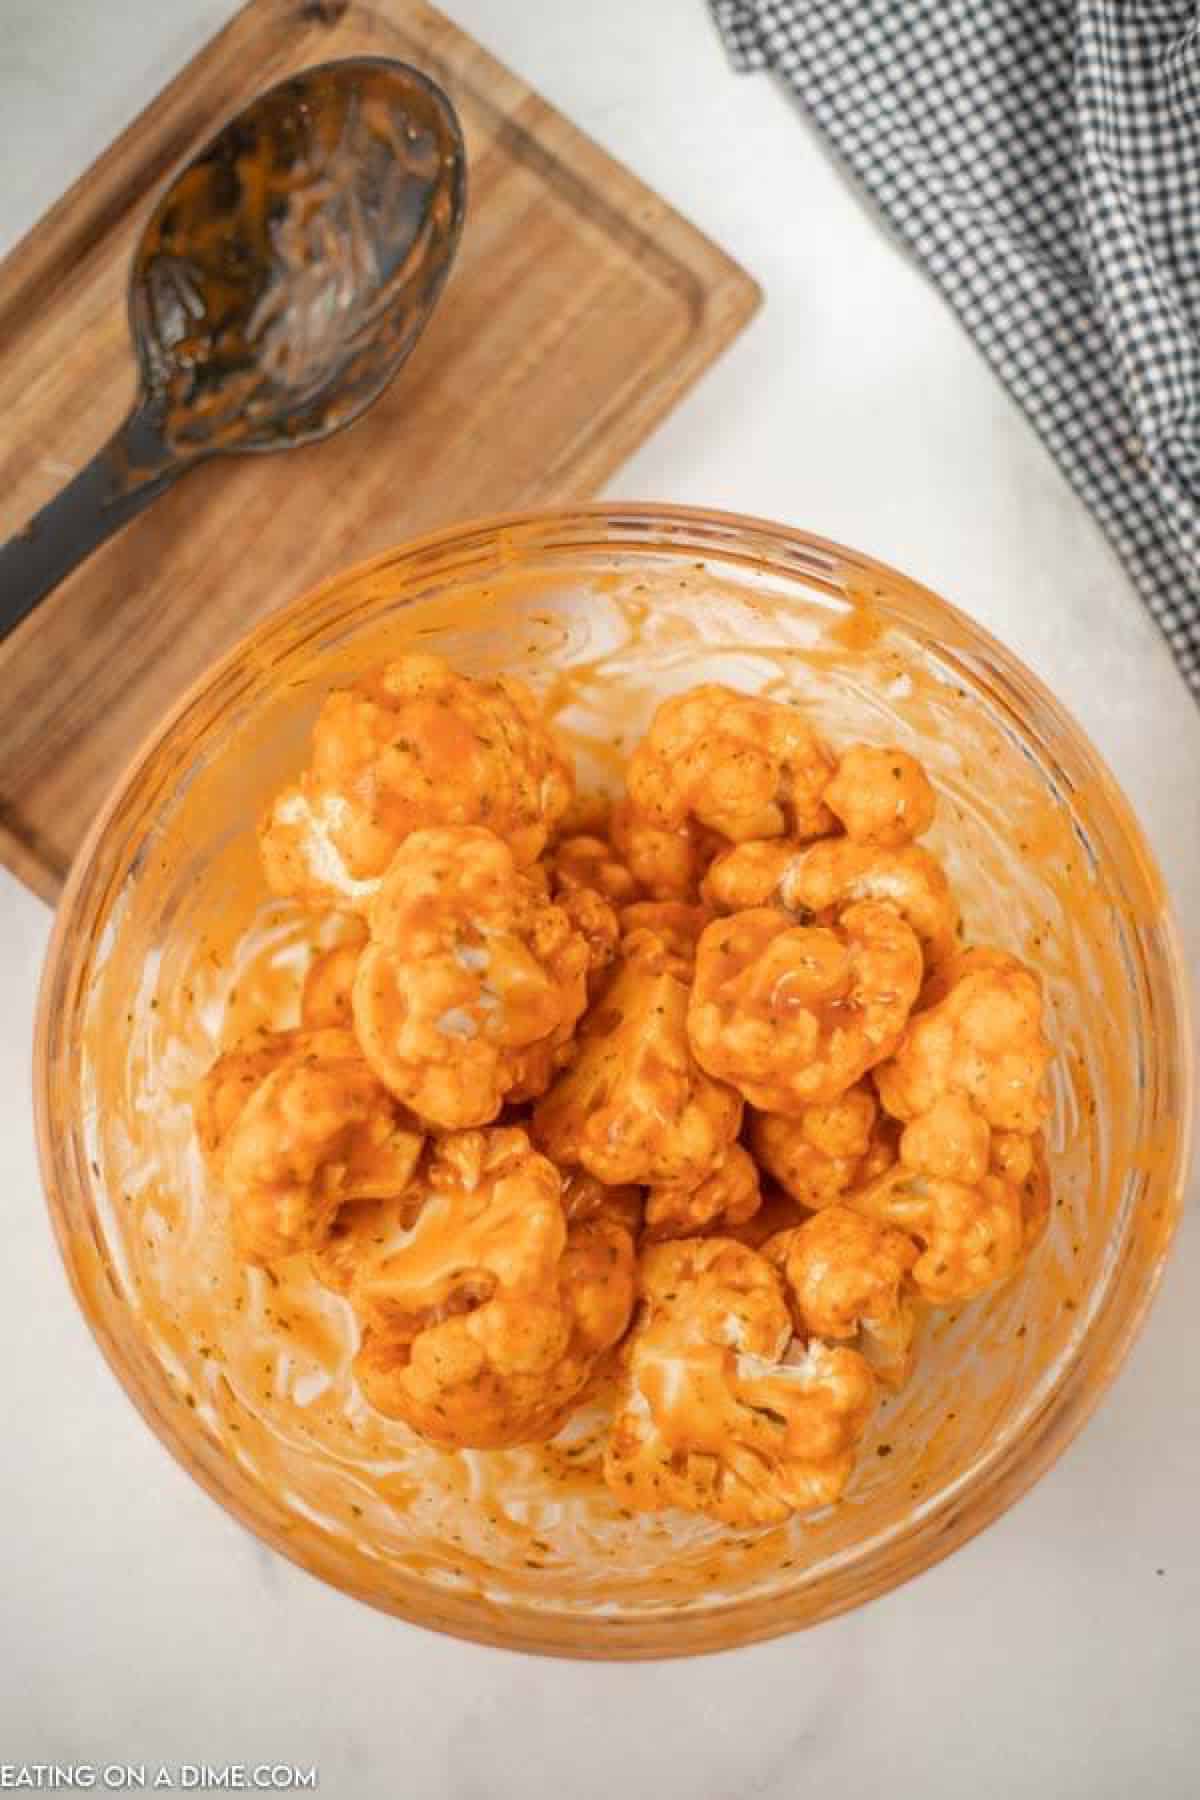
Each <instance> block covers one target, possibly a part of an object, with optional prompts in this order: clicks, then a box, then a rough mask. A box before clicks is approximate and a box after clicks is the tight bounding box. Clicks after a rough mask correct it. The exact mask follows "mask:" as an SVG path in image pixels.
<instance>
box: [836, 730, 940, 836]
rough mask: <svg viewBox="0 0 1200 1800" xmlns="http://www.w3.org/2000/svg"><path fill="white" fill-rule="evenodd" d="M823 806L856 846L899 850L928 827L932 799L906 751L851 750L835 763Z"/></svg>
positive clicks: (922, 773)
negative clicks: (835, 769)
mask: <svg viewBox="0 0 1200 1800" xmlns="http://www.w3.org/2000/svg"><path fill="white" fill-rule="evenodd" d="M824 800H825V804H826V806H827V807H828V808H829V810H830V812H832V813H835V814H836V815H837V817H838V818H839V819H840V820H841V822H842V825H843V827H844V829H845V832H846V836H847V837H848V838H852V839H853V840H854V842H855V843H857V844H880V845H882V846H883V847H884V848H886V849H890V850H895V849H899V847H900V846H901V845H902V844H908V843H911V842H912V840H913V838H918V837H920V836H921V833H922V832H924V831H928V830H929V827H930V826H931V825H932V824H933V815H934V812H935V810H936V808H937V797H936V795H935V794H934V791H933V788H932V787H931V786H930V783H929V777H928V776H927V775H926V773H925V771H924V769H923V768H922V767H921V765H920V763H919V762H918V761H917V759H916V757H915V756H910V755H909V754H908V752H907V751H906V750H878V749H876V748H875V747H874V745H872V744H852V745H851V746H850V748H849V750H846V751H843V753H842V755H841V756H839V757H838V765H837V773H836V774H835V775H834V778H833V780H832V781H830V782H829V783H827V785H826V788H825V793H824Z"/></svg>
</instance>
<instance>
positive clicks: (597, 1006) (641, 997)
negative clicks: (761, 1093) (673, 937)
mask: <svg viewBox="0 0 1200 1800" xmlns="http://www.w3.org/2000/svg"><path fill="white" fill-rule="evenodd" d="M651 935H652V934H651ZM659 954H661V955H662V957H663V960H664V961H666V962H669V958H666V956H665V953H662V952H661V949H660V952H659ZM653 955H654V951H653V945H652V944H651V943H650V942H649V941H647V943H646V945H645V957H644V958H643V957H642V956H640V955H639V956H635V957H633V958H632V959H629V958H622V960H621V961H620V962H619V963H618V964H617V970H616V974H615V975H614V976H613V978H612V980H611V981H610V982H609V984H608V986H607V987H606V988H605V989H604V991H603V992H602V993H601V995H600V997H599V999H598V1000H597V1001H596V1002H595V1003H594V1005H593V1006H592V1008H591V1010H590V1012H589V1013H588V1015H587V1017H586V1018H585V1019H584V1022H583V1025H582V1027H581V1029H580V1032H579V1037H578V1040H577V1044H578V1055H577V1057H576V1060H575V1062H574V1064H573V1066H572V1067H571V1068H570V1069H569V1070H568V1071H567V1072H566V1074H564V1075H560V1076H559V1078H558V1080H557V1082H556V1083H555V1085H554V1086H553V1087H552V1088H551V1090H550V1092H549V1093H548V1094H547V1095H546V1096H545V1098H544V1099H542V1100H540V1101H539V1102H538V1104H537V1106H536V1108H535V1109H534V1115H533V1133H534V1137H535V1139H536V1141H537V1143H538V1144H539V1145H540V1147H541V1148H542V1149H543V1150H545V1152H546V1154H547V1155H548V1156H551V1157H553V1159H554V1161H555V1162H557V1163H563V1164H573V1163H580V1164H582V1165H583V1167H584V1168H585V1169H587V1170H589V1171H590V1172H591V1173H592V1174H593V1175H595V1176H597V1177H598V1178H599V1179H600V1180H601V1181H606V1182H613V1183H621V1182H630V1181H632V1182H654V1183H660V1184H661V1183H664V1182H701V1181H704V1180H705V1179H706V1178H707V1177H708V1176H709V1175H711V1174H712V1173H713V1171H714V1170H715V1169H716V1168H718V1167H719V1165H720V1164H721V1162H722V1161H723V1160H724V1158H725V1156H726V1154H727V1153H728V1150H729V1147H730V1145H731V1144H732V1143H733V1141H734V1139H735V1138H736V1137H737V1134H738V1130H739V1128H740V1126H741V1122H742V1102H741V1099H740V1097H739V1096H738V1095H737V1094H735V1093H734V1092H733V1090H732V1089H731V1088H728V1087H726V1086H724V1085H723V1084H722V1083H721V1082H717V1081H713V1080H712V1079H711V1078H710V1077H709V1076H707V1075H706V1074H705V1073H704V1071H703V1070H702V1069H701V1068H699V1067H698V1065H697V1063H696V1061H695V1059H694V1057H693V1056H692V1053H691V1050H690V1049H689V1047H688V1038H687V1003H688V990H687V987H686V985H685V983H684V982H683V981H682V980H680V979H679V977H678V976H677V975H676V974H675V973H674V972H673V970H672V968H671V967H669V966H660V967H655V966H654V962H653Z"/></svg>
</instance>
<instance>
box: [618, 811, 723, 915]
mask: <svg viewBox="0 0 1200 1800" xmlns="http://www.w3.org/2000/svg"><path fill="white" fill-rule="evenodd" d="M612 841H613V847H614V849H615V850H616V851H617V852H618V853H619V854H620V856H621V858H622V860H623V862H624V864H625V866H626V867H627V868H628V869H629V872H630V874H631V875H632V877H633V879H634V882H635V883H636V885H637V886H638V887H639V888H640V889H641V890H642V891H643V892H644V893H646V894H648V895H649V896H650V898H651V899H652V900H694V899H695V898H696V895H697V893H698V892H699V888H700V882H701V880H702V878H703V876H704V871H705V870H706V869H707V868H708V865H709V864H710V863H711V862H712V860H713V858H714V856H716V855H717V854H718V853H719V852H720V851H722V850H724V849H725V848H726V839H725V838H723V837H720V836H718V834H717V833H716V832H715V831H706V830H705V829H704V828H703V827H702V826H700V825H697V823H696V821H695V820H694V819H688V820H686V821H685V823H684V824H682V825H677V826H666V825H660V824H659V823H658V822H657V821H656V820H654V819H648V818H645V817H643V815H642V814H641V813H639V812H638V811H637V809H636V808H635V807H634V806H633V804H632V803H631V802H630V801H629V800H622V801H621V803H620V805H619V806H617V807H616V808H615V809H614V812H613V816H612Z"/></svg>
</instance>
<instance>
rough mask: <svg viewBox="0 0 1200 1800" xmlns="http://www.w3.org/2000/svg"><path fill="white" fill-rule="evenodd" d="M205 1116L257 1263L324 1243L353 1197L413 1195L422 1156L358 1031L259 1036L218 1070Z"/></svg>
mask: <svg viewBox="0 0 1200 1800" xmlns="http://www.w3.org/2000/svg"><path fill="white" fill-rule="evenodd" d="M196 1116H197V1127H198V1131H199V1135H200V1141H201V1144H202V1145H203V1147H204V1150H205V1152H206V1155H207V1157H208V1160H209V1164H210V1167H211V1168H212V1170H213V1174H214V1177H215V1178H216V1180H217V1181H218V1182H219V1183H220V1185H221V1187H222V1188H223V1189H224V1191H225V1192H226V1194H228V1196H229V1200H230V1205H231V1209H232V1221H233V1232H234V1242H235V1245H236V1248H237V1250H238V1253H239V1254H240V1255H241V1256H243V1257H244V1258H245V1259H246V1260H247V1261H250V1262H268V1261H271V1260H273V1259H274V1258H276V1257H283V1256H290V1255H292V1254H294V1253H295V1252H296V1251H300V1250H308V1249H311V1248H312V1247H313V1246H314V1245H317V1244H320V1243H321V1242H322V1241H323V1240H324V1239H325V1238H326V1237H327V1236H328V1235H329V1231H330V1228H331V1226H332V1225H333V1222H334V1218H335V1216H336V1214H337V1211H338V1209H339V1207H341V1206H342V1205H343V1204H345V1203H346V1202H347V1201H350V1200H362V1199H372V1198H382V1197H390V1196H394V1195H398V1194H401V1193H403V1192H404V1190H405V1189H406V1188H407V1187H408V1185H409V1183H410V1181H411V1180H412V1176H413V1172H414V1170H415V1168H416V1165H417V1160H418V1157H419V1156H420V1153H421V1136H420V1133H419V1131H417V1130H414V1129H413V1127H412V1125H411V1122H410V1121H408V1120H407V1119H405V1117H404V1116H403V1115H402V1113H401V1111H400V1109H399V1108H398V1107H397V1105H396V1103H395V1101H394V1100H393V1099H392V1097H391V1095H390V1094H389V1093H388V1092H387V1090H386V1089H385V1088H384V1087H383V1086H382V1084H381V1083H380V1082H379V1081H378V1080H377V1079H376V1077H375V1076H374V1074H373V1073H372V1072H371V1070H370V1069H369V1068H368V1067H367V1065H366V1063H365V1062H364V1061H363V1057H362V1052H361V1051H360V1049H359V1047H358V1044H357V1043H356V1041H355V1039H354V1036H353V1033H351V1032H348V1031H336V1030H330V1031H289V1032H281V1033H279V1034H278V1035H277V1036H275V1037H274V1038H273V1039H272V1038H269V1037H268V1036H267V1034H265V1033H258V1034H256V1036H255V1038H254V1039H253V1040H252V1041H251V1042H250V1043H249V1045H248V1046H246V1047H241V1048H237V1049H234V1050H233V1051H230V1052H229V1053H227V1054H226V1055H225V1056H222V1057H221V1058H219V1059H218V1061H217V1062H216V1063H215V1064H214V1065H213V1068H212V1069H211V1070H210V1071H209V1073H208V1075H207V1076H206V1078H205V1080H204V1083H203V1085H202V1089H201V1093H200V1096H199V1099H198V1103H197V1109H196Z"/></svg>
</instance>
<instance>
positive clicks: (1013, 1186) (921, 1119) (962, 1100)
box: [847, 1091, 1050, 1302]
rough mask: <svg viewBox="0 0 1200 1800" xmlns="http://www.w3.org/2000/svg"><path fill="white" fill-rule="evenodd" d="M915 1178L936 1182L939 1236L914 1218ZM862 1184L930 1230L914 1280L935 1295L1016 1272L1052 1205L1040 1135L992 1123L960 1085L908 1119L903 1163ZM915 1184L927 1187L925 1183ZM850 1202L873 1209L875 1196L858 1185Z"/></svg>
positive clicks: (932, 1189)
mask: <svg viewBox="0 0 1200 1800" xmlns="http://www.w3.org/2000/svg"><path fill="white" fill-rule="evenodd" d="M914 1181H917V1182H927V1183H928V1195H929V1196H931V1198H929V1199H928V1205H927V1213H928V1220H929V1221H930V1223H929V1231H931V1232H932V1233H933V1234H934V1235H932V1236H929V1235H928V1234H927V1233H926V1232H923V1231H922V1230H921V1229H919V1228H918V1227H917V1226H916V1225H915V1224H911V1223H908V1224H906V1220H909V1219H911V1218H913V1217H915V1216H916V1215H915V1214H914V1213H913V1212H912V1196H911V1193H910V1186H909V1184H911V1183H912V1182H914ZM889 1183H891V1186H890V1187H889V1185H888V1184H889ZM864 1189H865V1191H866V1192H867V1193H869V1194H872V1195H875V1196H877V1197H878V1198H879V1204H881V1205H883V1206H884V1208H885V1212H884V1213H883V1214H880V1215H878V1216H886V1217H888V1218H890V1219H892V1220H893V1221H894V1222H895V1223H896V1224H898V1225H902V1226H904V1228H905V1229H911V1230H913V1231H915V1232H916V1235H917V1236H918V1237H921V1236H926V1237H927V1242H928V1248H929V1253H930V1254H929V1256H927V1257H925V1258H923V1259H922V1260H921V1262H920V1263H919V1264H918V1265H917V1268H916V1270H915V1271H914V1280H915V1281H916V1283H917V1285H918V1287H919V1288H920V1289H921V1291H922V1292H923V1293H924V1295H925V1297H926V1298H927V1299H930V1300H934V1301H943V1302H944V1301H947V1300H952V1299H953V1300H963V1299H969V1298H970V1297H971V1296H972V1295H973V1294H976V1293H980V1292H982V1291H983V1290H984V1289H985V1288H988V1287H992V1286H994V1285H995V1284H996V1283H997V1282H1000V1281H1003V1280H1005V1279H1006V1278H1007V1277H1008V1276H1009V1275H1011V1274H1012V1273H1013V1271H1014V1270H1015V1269H1016V1268H1017V1266H1018V1264H1019V1263H1020V1262H1021V1261H1023V1260H1024V1258H1025V1257H1026V1256H1027V1255H1028V1253H1029V1250H1030V1248H1031V1247H1032V1245H1033V1244H1034V1242H1036V1240H1037V1238H1038V1237H1039V1236H1040V1234H1041V1231H1042V1229H1043V1228H1044V1226H1045V1222H1046V1218H1047V1217H1048V1214H1049V1208H1050V1191H1049V1178H1048V1175H1047V1171H1046V1164H1045V1158H1044V1156H1043V1155H1042V1154H1041V1145H1040V1139H1039V1140H1037V1142H1036V1144H1035V1140H1034V1139H1033V1138H1031V1137H1028V1136H1026V1135H1024V1134H1022V1133H1020V1132H993V1131H992V1129H991V1128H990V1126H989V1125H988V1122H987V1120H986V1119H985V1118H984V1117H983V1115H982V1114H981V1113H980V1112H978V1111H977V1110H976V1108H975V1107H974V1106H973V1105H972V1103H971V1101H970V1100H968V1099H967V1097H966V1096H965V1095H964V1094H962V1093H957V1092H954V1091H951V1092H948V1093H944V1094H942V1095H940V1097H939V1098H938V1099H937V1100H935V1101H934V1103H933V1105H932V1106H931V1107H930V1108H929V1111H928V1112H924V1113H919V1114H918V1115H917V1117H916V1118H915V1119H912V1120H910V1122H909V1123H908V1124H907V1125H905V1127H904V1129H903V1131H902V1132H901V1134H900V1141H899V1161H898V1163H897V1164H896V1165H895V1166H894V1167H893V1168H892V1169H891V1170H889V1171H887V1172H886V1173H885V1174H884V1175H883V1177H882V1179H881V1180H876V1181H875V1182H873V1183H872V1182H864ZM917 1191H918V1196H919V1198H920V1197H922V1196H925V1193H926V1190H924V1189H921V1190H917ZM897 1194H898V1195H899V1199H898V1200H897V1199H896V1198H895V1196H896V1195H897ZM847 1204H848V1205H850V1206H859V1205H863V1206H866V1207H868V1209H869V1208H870V1207H871V1206H872V1205H873V1204H874V1202H873V1201H871V1200H860V1197H859V1195H858V1194H850V1195H848V1196H847ZM897 1206H898V1207H899V1208H900V1210H899V1211H897V1210H896V1208H897ZM888 1207H891V1209H892V1210H890V1211H887V1210H886V1209H887V1208H888ZM923 1216H924V1215H923Z"/></svg>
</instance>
